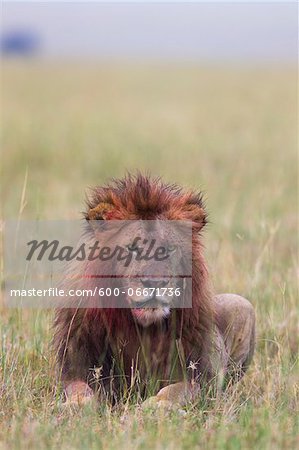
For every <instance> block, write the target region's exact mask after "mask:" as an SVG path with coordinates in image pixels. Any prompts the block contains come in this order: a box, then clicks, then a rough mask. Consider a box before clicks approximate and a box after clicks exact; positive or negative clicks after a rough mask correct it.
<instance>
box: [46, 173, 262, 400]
mask: <svg viewBox="0 0 299 450" xmlns="http://www.w3.org/2000/svg"><path fill="white" fill-rule="evenodd" d="M85 218H86V219H87V221H102V222H97V223H98V224H100V225H101V226H108V223H109V221H118V220H126V221H131V220H134V221H135V223H137V224H139V225H138V226H139V227H142V226H143V223H145V222H143V221H145V220H146V221H156V222H154V223H161V221H162V222H163V223H168V222H165V221H174V220H175V221H181V222H182V223H183V222H188V223H191V224H192V241H191V244H192V245H191V250H190V253H191V261H192V279H191V283H189V285H190V286H191V288H190V289H191V291H192V307H190V308H170V307H169V304H168V303H169V302H170V300H171V298H170V299H169V298H165V296H164V297H163V295H160V296H159V295H158V296H156V297H155V299H154V300H155V303H154V304H153V303H152V301H153V297H144V298H140V297H138V298H137V297H136V295H135V294H134V292H135V290H136V289H137V288H144V287H145V288H149V287H153V288H154V289H156V288H161V287H165V286H166V287H169V286H171V288H172V289H175V288H176V287H178V286H179V287H180V288H181V289H184V286H183V284H184V280H183V281H182V279H180V278H178V279H175V277H171V276H169V277H162V278H161V277H150V276H148V275H146V268H145V267H142V271H143V274H141V275H140V277H136V276H135V277H132V278H130V277H129V276H128V272H125V276H124V277H123V278H121V277H120V278H119V282H120V286H122V287H128V286H129V285H130V283H131V286H133V287H134V289H131V293H130V295H129V294H128V293H127V298H126V301H127V302H128V303H127V305H128V307H127V308H121V309H120V308H114V307H111V308H95V307H93V308H64V309H63V308H61V309H59V310H57V312H56V318H55V337H54V345H55V349H56V353H57V360H58V366H59V369H60V376H61V378H62V381H63V384H64V389H65V396H66V402H67V403H70V404H72V403H85V402H87V401H89V400H90V399H92V398H93V397H95V396H100V397H101V396H103V395H105V394H107V393H110V394H111V393H112V396H113V397H114V398H117V395H119V394H120V391H121V389H123V390H125V389H128V387H130V385H131V384H132V381H134V382H136V383H137V384H138V386H139V388H140V390H139V391H140V392H141V394H142V393H143V392H145V389H144V388H145V387H146V386H147V385H148V384H150V383H151V382H152V381H153V380H155V383H156V384H155V388H156V389H157V391H158V392H157V394H156V395H155V396H154V397H151V398H150V399H148V400H147V402H150V403H151V404H155V405H157V406H166V407H171V405H175V404H180V405H184V404H186V402H188V401H190V400H191V399H194V398H196V396H199V395H200V391H201V388H202V387H204V386H206V385H208V384H209V383H211V381H212V380H216V384H217V385H218V386H219V384H221V383H222V384H223V380H224V379H225V378H228V379H232V380H233V381H236V380H238V379H240V377H241V376H242V375H243V374H244V372H245V371H246V369H247V367H248V365H249V363H250V361H251V359H252V355H253V351H254V343H255V314H254V310H253V307H252V306H251V304H250V303H249V302H248V301H247V300H246V299H244V298H243V297H240V296H239V295H235V294H221V295H213V294H212V293H211V289H210V286H209V277H208V271H207V267H206V264H205V261H204V258H203V254H202V245H201V235H200V232H201V229H202V228H203V227H204V225H205V224H206V221H207V219H206V213H205V210H204V205H203V201H202V195H201V194H196V193H194V192H192V191H183V190H182V189H180V188H179V187H178V186H176V185H168V184H164V183H163V182H162V181H161V180H159V179H151V178H150V177H146V176H142V175H137V176H130V175H129V176H127V177H126V178H124V179H122V180H114V181H113V182H111V183H110V184H108V185H106V186H104V187H98V188H95V189H94V190H93V195H92V197H91V198H90V199H89V200H88V210H87V212H86V214H85ZM89 223H90V222H89ZM179 223H180V222H179ZM140 224H141V225H140ZM139 233H140V229H139ZM144 235H145V236H146V232H145V234H144ZM122 239H123V241H124V244H128V245H127V252H138V248H137V247H136V246H135V247H136V248H135V247H134V246H133V247H132V243H131V244H130V242H128V239H130V236H128V234H125V235H124V237H122ZM163 239H164V240H166V241H167V236H165V234H164V235H163ZM176 239H177V245H175V246H173V245H171V246H169V243H166V244H165V245H166V246H167V245H168V251H169V252H174V251H177V260H178V259H180V258H182V250H181V249H180V242H181V237H178V238H176ZM134 245H135V244H134ZM93 264H96V265H98V267H96V273H97V274H101V265H100V264H101V263H100V262H99V261H96V262H94V263H93ZM165 264H166V263H165ZM167 264H168V262H167ZM171 270H172V269H171ZM88 282H89V283H90V286H94V285H95V283H97V282H98V280H97V277H95V279H94V278H92V277H91V278H90V280H89V281H88ZM141 292H143V291H142V290H141ZM172 292H173V291H172ZM134 303H135V304H136V306H137V307H134ZM132 304H133V307H132ZM140 305H141V306H140ZM146 305H148V307H143V306H146ZM133 384H134V383H133Z"/></svg>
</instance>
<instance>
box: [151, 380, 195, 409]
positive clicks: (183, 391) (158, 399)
mask: <svg viewBox="0 0 299 450" xmlns="http://www.w3.org/2000/svg"><path fill="white" fill-rule="evenodd" d="M199 392H200V386H199V384H198V383H191V382H187V381H181V382H179V383H174V384H170V385H169V386H165V387H164V388H162V389H160V391H159V392H158V393H157V395H155V396H153V397H150V398H148V399H147V400H145V401H144V402H143V407H144V408H147V407H159V408H160V407H162V408H165V409H172V408H173V407H176V406H185V405H186V404H187V403H189V402H191V401H192V400H194V399H195V398H196V396H197V395H198V394H199Z"/></svg>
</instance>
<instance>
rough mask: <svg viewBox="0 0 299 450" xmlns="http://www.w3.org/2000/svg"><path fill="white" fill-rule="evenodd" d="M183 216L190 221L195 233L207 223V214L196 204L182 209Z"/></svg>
mask: <svg viewBox="0 0 299 450" xmlns="http://www.w3.org/2000/svg"><path fill="white" fill-rule="evenodd" d="M184 216H185V218H186V219H187V220H191V221H192V222H193V224H194V226H195V228H196V230H197V231H200V230H201V229H202V228H203V227H204V226H205V224H206V223H207V214H206V212H205V210H204V209H203V208H202V206H199V205H196V204H187V205H186V206H185V207H184Z"/></svg>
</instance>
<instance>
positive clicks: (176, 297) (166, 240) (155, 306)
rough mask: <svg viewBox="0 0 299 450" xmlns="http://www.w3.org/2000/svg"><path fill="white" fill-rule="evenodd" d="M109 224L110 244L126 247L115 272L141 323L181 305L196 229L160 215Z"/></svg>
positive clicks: (107, 240) (160, 317)
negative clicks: (144, 219)
mask: <svg viewBox="0 0 299 450" xmlns="http://www.w3.org/2000/svg"><path fill="white" fill-rule="evenodd" d="M103 228H104V231H103V232H102V235H101V238H102V240H104V241H105V245H108V246H109V248H111V249H112V248H114V249H119V250H120V251H121V253H117V254H116V256H115V258H114V259H113V260H111V266H110V267H111V269H110V270H111V271H112V272H113V275H114V276H115V277H116V280H118V287H119V289H120V291H121V293H122V294H123V296H124V297H125V298H124V299H122V301H124V302H125V305H126V306H127V307H128V308H130V309H131V313H132V315H133V317H134V318H135V319H136V320H137V321H138V323H140V324H141V325H143V326H149V325H151V324H152V323H156V322H159V321H161V320H163V319H164V318H166V317H168V316H169V315H170V313H171V308H173V307H181V302H182V298H183V296H184V289H185V286H186V280H185V277H186V276H187V275H188V274H189V275H190V276H191V233H190V227H188V225H187V224H186V223H183V222H182V223H180V224H179V225H178V223H177V222H173V221H166V220H158V219H157V220H151V221H143V220H134V221H110V222H109V225H107V227H106V228H109V229H108V230H107V229H106V230H105V226H104V227H103ZM188 232H189V233H188ZM120 254H121V258H117V256H119V255H120ZM188 271H189V273H188Z"/></svg>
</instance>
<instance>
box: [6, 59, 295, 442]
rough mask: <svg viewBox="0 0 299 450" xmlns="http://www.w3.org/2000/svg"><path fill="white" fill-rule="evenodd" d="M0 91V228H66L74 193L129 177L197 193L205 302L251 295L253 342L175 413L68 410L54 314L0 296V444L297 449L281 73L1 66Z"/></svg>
mask: <svg viewBox="0 0 299 450" xmlns="http://www.w3.org/2000/svg"><path fill="white" fill-rule="evenodd" d="M1 82H2V86H1V139H2V145H1V147H2V158H1V159H2V170H1V199H2V201H1V204H2V211H1V216H2V219H5V218H20V219H36V218H40V219H70V218H79V217H81V212H82V211H83V210H84V198H85V193H86V189H87V188H88V186H93V185H95V184H102V183H103V182H105V180H107V179H109V177H112V176H113V177H118V176H122V175H124V174H125V172H126V171H127V170H128V171H136V170H137V169H139V170H142V171H147V172H150V173H152V174H153V175H160V176H161V177H163V179H165V180H166V181H169V182H177V183H179V184H181V185H183V186H189V187H193V188H196V189H201V190H202V191H204V193H205V198H206V204H207V209H208V212H209V221H210V222H209V224H208V226H207V227H206V229H205V237H204V243H205V247H206V257H207V260H208V263H209V267H210V272H211V278H212V281H213V285H214V288H215V291H216V292H235V293H239V294H242V295H244V296H245V297H247V298H249V299H250V300H251V301H252V303H253V304H254V307H255V310H256V315H257V331H258V333H257V344H256V353H255V356H254V360H253V363H252V365H251V367H250V369H249V371H248V372H247V374H246V376H245V377H244V378H243V380H242V381H241V382H240V383H239V384H237V385H235V386H233V387H231V388H230V389H229V391H227V392H224V393H223V394H219V395H218V396H217V397H216V398H210V399H200V400H199V401H198V403H197V404H193V405H189V406H188V407H187V408H186V414H185V415H184V416H182V415H181V414H180V413H179V412H173V413H171V414H170V415H168V416H167V415H166V416H164V415H163V414H161V413H155V412H153V411H146V412H142V411H141V410H140V408H139V407H138V406H137V405H136V402H137V403H138V398H137V400H136V398H135V399H133V398H131V397H128V398H124V399H123V401H122V402H120V404H119V405H117V406H116V407H114V408H111V407H110V406H109V405H101V406H100V407H99V408H98V410H94V409H93V408H92V407H86V408H85V409H83V410H81V411H70V410H65V409H63V408H62V407H61V403H62V400H61V392H60V390H59V388H58V386H57V384H56V382H55V373H54V358H53V355H52V354H51V348H50V341H51V338H52V329H51V320H52V312H51V311H46V310H14V309H8V308H6V307H5V304H4V299H2V300H1V319H0V323H1V336H0V339H1V350H0V351H1V355H0V358H1V359H0V448H1V449H2V448H3V449H18V448H22V449H23V448H30V449H39V450H41V449H47V448H51V449H99V448H102V449H150V448H157V449H162V448H169V449H177V448H184V449H193V448H199V449H208V450H220V449H233V450H237V449H242V450H247V449H248V450H249V449H250V450H251V449H263V450H264V449H271V450H274V449H284V450H286V449H290V450H293V449H295V448H296V447H297V445H298V440H297V436H298V418H297V417H298V416H297V417H296V412H298V410H299V402H298V375H299V371H298V321H297V317H298V283H297V280H298V278H297V277H298V247H297V244H298V242H297V238H298V222H297V219H298V218H297V212H298V211H297V156H296V139H297V136H296V134H297V123H296V71H295V68H294V69H292V68H277V67H268V68H248V67H242V68H238V67H231V68H229V67H223V68H221V67H217V66H215V67H213V66H211V67H200V66H195V65H193V66H192V65H189V66H188V65H185V66H180V65H175V64H173V65H164V66H161V65H160V66H159V65H156V66H155V65H135V66H132V65H116V64H115V65H113V64H110V65H107V64H106V65H88V64H85V65H83V64H82V65H78V64H71V63H70V64H68V65H66V64H60V65H59V64H55V63H47V64H46V63H45V64H44V65H42V64H41V63H37V62H34V61H32V62H29V63H28V64H25V63H21V62H19V63H17V62H13V61H10V62H9V61H7V62H6V63H5V64H3V66H2V81H1ZM1 266H3V263H2V262H1ZM296 383H297V384H296ZM137 397H138V396H137ZM139 402H140V401H139Z"/></svg>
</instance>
